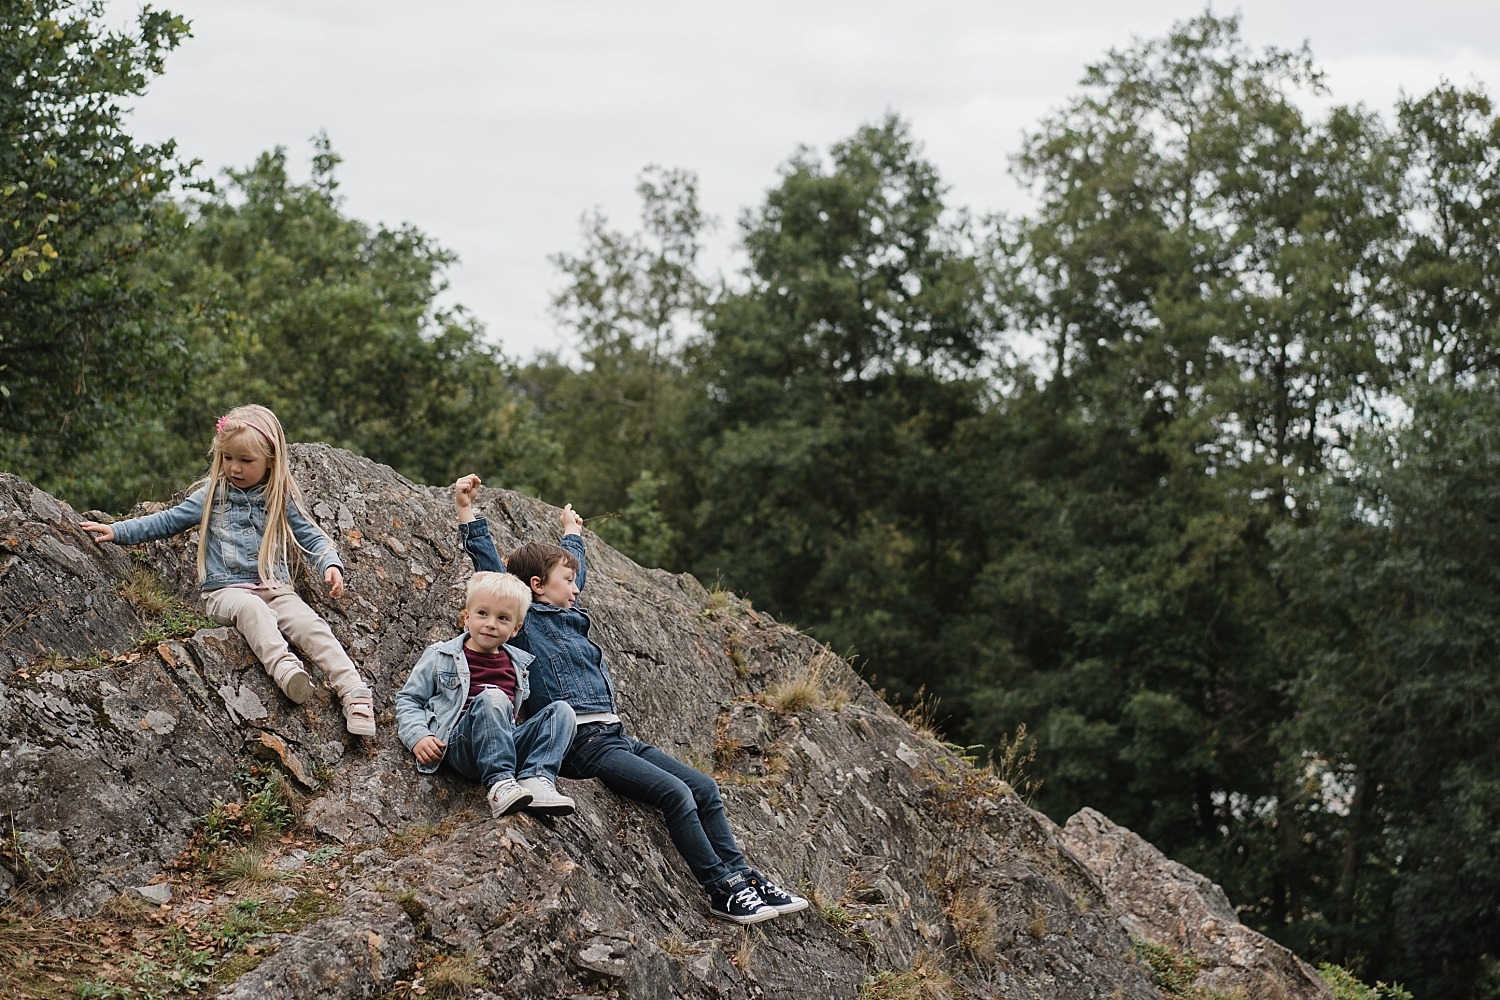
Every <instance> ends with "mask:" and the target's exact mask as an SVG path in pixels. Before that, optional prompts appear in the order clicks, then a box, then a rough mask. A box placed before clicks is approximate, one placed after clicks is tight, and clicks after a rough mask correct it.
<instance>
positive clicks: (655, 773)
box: [564, 726, 746, 888]
mask: <svg viewBox="0 0 1500 1000" xmlns="http://www.w3.org/2000/svg"><path fill="white" fill-rule="evenodd" d="M654 749H655V748H654V747H650V746H648V745H647V744H645V743H642V742H640V741H639V740H636V739H632V738H631V737H629V736H626V735H624V733H623V731H622V730H621V728H620V727H619V726H609V727H606V728H605V730H604V731H603V732H602V733H598V732H596V733H591V734H590V735H589V737H588V738H587V739H586V740H585V741H584V742H583V743H582V745H580V746H575V747H574V751H575V752H572V753H570V754H569V755H568V758H567V761H566V764H565V768H564V769H565V771H566V773H567V775H568V776H569V777H577V778H598V779H599V780H600V781H602V782H604V784H605V787H607V788H609V789H610V790H612V791H614V792H618V793H619V794H620V795H623V796H625V797H626V798H629V799H635V800H636V801H637V802H644V803H646V804H647V805H650V806H654V807H656V808H657V809H660V810H661V814H662V818H663V819H665V820H666V822H667V833H668V835H669V836H671V838H672V844H673V845H674V846H675V847H676V848H677V853H678V854H680V855H682V860H684V861H686V862H687V865H688V867H689V868H690V869H692V872H693V877H694V878H696V879H697V880H698V883H699V884H700V885H702V886H704V887H705V888H709V887H713V886H716V885H718V884H720V883H721V882H723V881H724V880H725V879H727V878H728V877H729V876H730V875H732V874H734V873H735V872H737V871H738V870H739V869H740V868H743V867H746V866H745V865H744V864H743V861H744V859H743V858H742V857H740V856H739V850H738V848H734V849H733V852H732V856H733V857H736V858H739V864H738V866H737V867H736V866H732V865H730V864H726V863H725V861H724V859H723V858H721V857H720V855H719V850H718V848H717V847H716V846H715V844H714V843H713V842H712V841H710V839H709V836H708V834H707V832H706V831H705V829H704V825H703V823H702V822H701V821H700V820H699V818H698V801H697V798H696V797H695V795H694V791H693V789H692V788H691V787H689V785H688V783H687V782H686V781H684V780H683V779H682V777H680V776H679V775H677V774H674V773H672V772H671V771H668V770H666V769H664V768H662V767H660V766H659V765H658V764H657V763H656V762H655V761H653V760H648V759H646V758H645V757H643V756H641V755H640V753H639V752H638V751H640V750H654ZM657 753H658V754H660V755H661V757H665V758H666V759H667V760H668V761H671V762H672V764H674V765H675V766H676V768H677V769H684V770H687V771H692V770H693V769H692V768H689V767H687V765H685V764H682V763H680V762H678V761H674V760H672V758H671V757H668V756H667V755H666V754H663V753H661V751H659V750H658V751H657ZM693 773H694V774H698V772H696V771H694V772H693ZM698 776H699V777H700V778H706V777H707V776H706V775H702V774H698ZM708 780H709V782H710V784H712V780H713V779H711V778H710V779H708ZM715 795H717V786H715ZM720 808H721V809H722V803H720ZM723 828H724V830H725V831H727V830H728V824H727V823H724V824H723ZM733 840H734V838H733V836H730V837H729V842H730V845H733Z"/></svg>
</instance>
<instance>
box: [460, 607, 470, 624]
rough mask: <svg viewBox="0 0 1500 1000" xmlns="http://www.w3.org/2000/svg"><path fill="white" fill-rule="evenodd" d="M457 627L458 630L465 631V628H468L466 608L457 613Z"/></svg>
mask: <svg viewBox="0 0 1500 1000" xmlns="http://www.w3.org/2000/svg"><path fill="white" fill-rule="evenodd" d="M458 627H459V628H460V629H466V628H468V627H469V609H468V608H464V609H463V610H462V611H460V612H459V613H458Z"/></svg>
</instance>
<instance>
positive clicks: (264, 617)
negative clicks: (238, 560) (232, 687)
mask: <svg viewBox="0 0 1500 1000" xmlns="http://www.w3.org/2000/svg"><path fill="white" fill-rule="evenodd" d="M203 603H204V606H205V607H206V608H207V609H208V613H209V614H210V615H213V617H214V618H215V620H217V621H220V622H223V623H224V624H225V625H233V626H234V627H235V628H236V629H238V630H239V633H240V635H243V636H244V637H245V642H246V643H248V644H249V646H250V651H251V652H253V653H254V654H255V657H256V659H258V660H260V665H261V666H262V667H264V668H265V671H266V673H267V674H269V675H270V677H271V680H273V681H275V682H276V686H277V687H279V688H281V689H282V690H283V691H287V693H288V695H289V696H291V697H292V700H293V701H296V702H303V701H306V700H307V696H308V694H310V693H311V688H310V687H307V688H306V689H305V690H304V689H303V687H301V686H299V687H297V689H296V690H295V691H288V690H287V689H288V682H289V681H290V680H292V679H293V678H294V677H296V676H297V675H298V674H299V673H301V676H302V678H303V680H304V682H305V678H306V676H307V675H306V674H305V673H303V672H302V661H300V660H298V659H297V657H296V656H294V655H293V654H292V651H291V649H290V648H289V647H288V646H287V644H286V639H285V638H284V637H283V636H282V634H281V630H280V629H279V628H278V627H277V625H276V612H275V611H273V610H272V609H271V607H270V606H269V605H268V604H267V603H266V599H265V598H264V597H263V596H262V592H261V591H256V590H247V589H245V588H243V587H224V588H222V589H220V590H210V591H209V592H208V593H206V594H204V595H203ZM297 694H301V697H300V698H298V697H296V695H297Z"/></svg>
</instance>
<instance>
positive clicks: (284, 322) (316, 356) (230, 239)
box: [66, 136, 557, 509]
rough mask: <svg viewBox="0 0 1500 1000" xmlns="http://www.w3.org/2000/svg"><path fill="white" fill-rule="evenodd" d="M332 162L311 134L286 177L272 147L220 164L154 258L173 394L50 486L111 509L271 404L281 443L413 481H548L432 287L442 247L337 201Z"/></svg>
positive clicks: (513, 410) (541, 449)
mask: <svg viewBox="0 0 1500 1000" xmlns="http://www.w3.org/2000/svg"><path fill="white" fill-rule="evenodd" d="M338 163H339V157H338V156H337V154H336V153H334V151H333V150H332V148H331V147H330V146H329V144H328V141H327V139H326V137H323V136H319V137H317V138H316V139H315V140H314V144H313V156H312V176H311V178H310V180H309V181H307V182H306V183H298V182H295V181H294V180H293V179H292V178H291V177H290V176H289V173H288V168H287V156H286V153H285V151H284V150H281V149H277V150H275V151H272V152H269V153H266V154H263V155H262V156H261V157H260V158H259V159H258V160H257V161H256V162H255V163H254V164H253V165H252V166H251V167H249V168H248V169H245V170H230V171H227V172H226V175H225V178H224V181H223V183H222V184H221V185H220V186H219V188H218V190H217V191H215V192H214V193H212V194H211V195H207V196H204V197H202V198H201V199H200V200H199V201H197V202H196V203H193V204H190V205H189V206H187V208H186V209H185V212H184V220H185V225H186V228H185V230H184V232H183V233H182V234H181V236H180V237H179V238H178V240H177V242H176V245H175V247H174V252H173V253H171V254H170V255H164V256H162V257H160V258H158V259H156V260H155V266H156V268H157V269H158V271H159V272H160V273H161V274H162V275H164V276H165V277H166V278H167V279H168V280H169V281H170V284H171V287H172V289H173V291H174V295H175V308H176V310H177V312H178V314H179V315H180V316H181V317H183V318H184V320H185V322H186V323H187V324H188V331H187V332H186V333H185V334H184V336H185V337H186V341H185V343H186V347H187V352H186V354H185V355H184V356H183V358H182V359H181V361H180V362H179V363H178V364H176V365H175V375H176V376H177V377H179V378H181V379H182V381H183V385H182V388H181V390H180V391H178V392H174V393H172V394H170V395H168V396H166V397H165V398H161V399H152V400H142V401H140V404H139V406H138V407H137V410H136V420H137V423H136V424H135V426H134V427H132V428H131V430H130V432H129V433H128V434H125V435H118V436H116V437H113V438H106V439H105V440H104V442H103V445H104V447H101V449H100V451H99V453H97V455H96V456H95V458H96V460H95V461H94V462H92V463H91V464H89V465H88V466H86V467H84V469H83V471H82V472H81V473H80V474H78V475H76V476H75V477H74V478H73V479H72V480H71V481H70V484H69V486H68V489H67V490H66V492H67V493H68V494H69V495H70V496H71V497H72V498H73V499H74V500H75V502H76V503H78V504H79V505H81V506H82V505H95V504H97V505H100V506H106V507H111V508H114V509H123V508H128V507H129V506H130V505H131V504H132V503H133V502H134V501H136V500H138V499H142V498H145V497H148V496H152V497H162V496H169V495H171V494H172V493H173V492H175V491H176V490H179V489H181V488H182V486H183V485H184V484H185V483H187V482H189V481H191V480H192V479H194V478H196V477H197V476H198V475H200V474H201V473H202V470H203V464H204V458H203V455H204V453H205V451H206V449H207V445H208V443H209V442H210V440H211V438H212V434H213V420H214V416H215V415H216V414H218V413H222V412H224V411H225V410H226V409H228V408H230V407H232V406H234V405H237V404H239V403H243V402H246V401H256V402H262V403H264V404H266V405H268V406H270V407H271V408H272V409H273V410H274V411H276V414H277V416H278V417H280V419H281V421H282V423H283V425H284V426H285V427H286V430H287V435H288V437H289V438H290V439H292V440H315V441H325V442H327V443H329V444H333V445H336V446H338V447H343V448H348V449H350V450H352V451H355V452H357V453H359V454H362V455H365V456H368V457H370V458H372V459H375V460H376V461H380V462H384V463H386V464H388V465H391V466H392V467H393V468H395V469H396V470H397V471H399V472H401V473H403V474H405V475H407V476H408V477H410V478H412V479H414V480H416V481H418V482H426V483H447V482H451V481H452V479H453V478H454V476H455V474H456V473H455V471H454V470H455V469H469V468H475V469H483V470H485V472H486V474H488V475H492V476H493V477H494V478H495V479H496V480H497V481H501V482H504V483H505V485H507V486H509V487H512V488H520V489H530V490H537V489H541V488H543V487H546V486H547V485H549V484H550V483H551V481H552V478H553V472H552V468H553V466H555V465H556V460H557V450H556V448H555V446H554V445H553V444H552V443H551V441H550V439H549V438H548V437H547V435H546V434H544V433H543V432H542V431H541V429H540V428H539V427H538V425H537V424H536V422H535V420H534V419H533V418H532V416H531V409H530V406H529V405H528V404H526V403H525V402H523V401H522V400H521V399H520V398H519V397H518V396H517V394H516V393H515V392H514V391H513V390H512V388H511V381H512V378H513V376H514V371H513V368H512V366H511V365H510V363H509V361H508V360H507V359H506V358H505V357H504V356H503V355H502V354H501V353H500V352H499V351H498V350H497V349H496V348H494V347H492V346H491V345H489V344H488V343H486V341H485V339H484V336H483V330H482V328H481V327H480V326H479V324H478V323H477V322H476V321H475V320H474V319H473V318H472V317H469V316H468V315H467V314H466V313H464V312H463V310H462V309H452V310H448V309H443V308H440V307H439V306H438V305H437V298H438V295H439V294H440V292H441V291H442V290H443V288H444V284H445V283H444V277H443V275H444V271H445V270H446V269H447V268H448V267H449V266H450V265H451V264H452V263H453V260H454V258H453V256H452V254H450V253H449V252H448V251H446V250H443V249H442V248H440V247H438V246H437V245H435V244H434V243H433V242H432V241H431V240H430V239H429V238H428V237H427V236H426V235H424V234H423V233H422V232H420V231H419V230H417V229H416V228H415V227H413V226H403V227H399V228H395V229H389V228H385V227H375V228H372V227H370V226H367V225H366V224H364V223H363V222H360V221H358V220H355V219H351V218H348V217H347V216H346V215H344V213H343V211H342V205H341V200H340V198H339V196H338V193H337V192H338V182H337V179H336V176H335V171H336V168H337V165H338Z"/></svg>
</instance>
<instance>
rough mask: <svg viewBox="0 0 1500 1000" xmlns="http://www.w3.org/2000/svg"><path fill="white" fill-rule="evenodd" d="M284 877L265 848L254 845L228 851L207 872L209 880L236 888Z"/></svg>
mask: <svg viewBox="0 0 1500 1000" xmlns="http://www.w3.org/2000/svg"><path fill="white" fill-rule="evenodd" d="M284 877H285V876H284V874H283V873H282V871H281V870H280V869H279V868H277V867H276V866H275V865H274V864H273V863H272V862H271V859H270V857H269V856H268V855H267V854H266V851H265V848H263V847H259V846H256V845H249V846H246V847H242V848H240V849H239V850H236V851H230V852H229V853H228V854H226V855H225V856H224V857H223V859H222V860H221V861H220V862H219V863H218V864H217V865H216V866H215V867H214V869H213V871H211V872H210V873H209V879H210V880H211V881H214V882H218V883H221V884H224V885H229V886H235V887H238V888H244V887H248V886H252V885H259V884H261V883H263V882H276V881H279V880H280V879H282V878H284Z"/></svg>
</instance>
